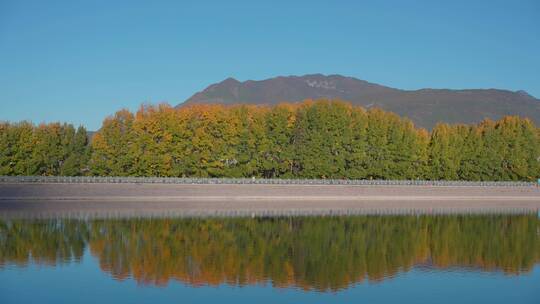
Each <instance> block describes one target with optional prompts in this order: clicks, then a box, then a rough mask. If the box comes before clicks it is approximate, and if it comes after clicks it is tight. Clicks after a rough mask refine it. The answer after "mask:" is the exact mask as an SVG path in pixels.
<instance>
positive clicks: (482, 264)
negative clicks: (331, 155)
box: [0, 214, 540, 303]
mask: <svg viewBox="0 0 540 304" xmlns="http://www.w3.org/2000/svg"><path fill="white" fill-rule="evenodd" d="M218 301H219V302H221V303H224V302H225V303H227V302H233V303H243V302H245V303H253V302H257V303H302V302H310V303H342V302H357V303H396V302H399V303H540V219H539V217H538V215H536V214H531V215H482V216H481V215H469V216H466V215H452V216H442V215H440V216H355V217H293V218H285V217H284V218H223V219H216V218H214V219H179V218H168V219H144V218H139V219H101V220H73V219H54V220H0V303H96V302H103V303H105V302H114V303H171V302H176V303H210V302H218Z"/></svg>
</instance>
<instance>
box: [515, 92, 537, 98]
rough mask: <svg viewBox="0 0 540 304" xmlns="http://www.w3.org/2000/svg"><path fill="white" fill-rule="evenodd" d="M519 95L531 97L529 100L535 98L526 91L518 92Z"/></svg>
mask: <svg viewBox="0 0 540 304" xmlns="http://www.w3.org/2000/svg"><path fill="white" fill-rule="evenodd" d="M516 93H517V94H519V95H521V96H525V97H529V98H534V96H532V95H531V94H529V93H528V92H527V91H524V90H518V91H516Z"/></svg>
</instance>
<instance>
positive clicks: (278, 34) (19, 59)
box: [0, 0, 540, 130]
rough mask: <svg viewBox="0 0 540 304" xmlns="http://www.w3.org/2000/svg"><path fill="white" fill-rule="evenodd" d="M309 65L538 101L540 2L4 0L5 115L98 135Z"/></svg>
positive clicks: (0, 79) (0, 105)
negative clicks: (215, 86) (228, 85)
mask: <svg viewBox="0 0 540 304" xmlns="http://www.w3.org/2000/svg"><path fill="white" fill-rule="evenodd" d="M406 2H409V3H406ZM309 73H324V74H343V75H347V76H354V77H357V78H360V79H364V80H368V81H371V82H375V83H379V84H384V85H388V86H392V87H397V88H402V89H419V88H424V87H431V88H455V89H459V88H502V89H509V90H520V89H523V90H526V91H528V92H529V93H530V94H532V95H534V96H536V97H537V98H538V97H540V1H538V0H531V1H510V0H508V1H371V2H367V1H315V0H312V1H276V0H274V1H202V0H199V1H170V2H168V1H140V2H138V1H75V0H72V1H53V0H48V1H25V0H13V1H9V0H0V120H9V121H17V120H23V119H27V120H32V121H33V122H36V123H39V122H50V121H66V122H71V123H74V124H77V125H78V124H83V125H85V126H86V127H88V128H89V129H90V130H96V129H98V128H99V126H100V125H101V122H102V120H103V118H104V117H106V116H107V115H110V114H112V113H114V112H115V111H117V110H119V109H121V108H129V109H131V110H135V109H137V108H138V106H139V105H140V104H141V103H146V102H151V103H157V102H162V101H166V102H169V103H170V104H173V105H175V104H178V103H180V102H182V101H184V100H185V99H187V98H188V97H189V96H191V95H192V94H193V93H195V92H197V91H200V90H202V89H204V88H205V87H206V86H208V85H209V84H211V83H214V82H218V81H221V80H223V79H225V78H226V77H229V76H232V77H235V78H236V79H238V80H247V79H255V80H260V79H264V78H268V77H274V76H278V75H303V74H309Z"/></svg>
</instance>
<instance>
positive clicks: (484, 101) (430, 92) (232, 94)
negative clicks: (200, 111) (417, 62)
mask: <svg viewBox="0 0 540 304" xmlns="http://www.w3.org/2000/svg"><path fill="white" fill-rule="evenodd" d="M318 98H333V99H334V98H335V99H341V100H345V101H350V102H351V103H353V104H355V105H361V106H363V107H366V108H370V107H380V108H382V109H384V110H387V111H392V112H394V113H397V114H399V115H401V116H405V117H408V118H410V119H411V120H412V121H414V122H415V124H416V125H418V126H420V127H424V128H428V129H431V128H432V127H433V126H434V125H435V124H436V123H437V122H440V121H442V122H448V123H477V122H479V121H481V120H483V119H484V118H491V119H494V120H497V119H499V118H501V117H503V116H505V115H519V116H521V117H528V118H530V119H531V120H532V121H534V122H535V123H536V124H537V125H540V100H538V99H536V98H534V97H533V96H531V95H529V94H528V93H527V92H525V91H516V92H512V91H508V90H498V89H472V90H449V89H421V90H414V91H408V90H400V89H395V88H390V87H386V86H382V85H378V84H374V83H370V82H367V81H364V80H360V79H356V78H353V77H345V76H341V75H328V76H327V75H321V74H313V75H304V76H287V77H275V78H270V79H266V80H260V81H254V80H248V81H244V82H240V81H238V80H236V79H234V78H227V79H225V80H224V81H222V82H220V83H216V84H212V85H210V86H209V87H207V88H206V89H204V90H203V91H201V92H198V93H196V94H195V95H193V96H191V97H190V98H189V99H188V100H186V101H185V102H184V103H182V104H180V105H178V106H179V107H180V106H184V105H190V104H196V103H221V104H276V103H279V102H283V101H288V102H297V101H302V100H305V99H318Z"/></svg>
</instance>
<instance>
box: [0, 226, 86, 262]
mask: <svg viewBox="0 0 540 304" xmlns="http://www.w3.org/2000/svg"><path fill="white" fill-rule="evenodd" d="M87 242H88V227H87V226H86V225H84V224H82V223H81V222H80V221H75V220H48V221H8V222H5V221H0V267H1V266H2V265H4V264H5V263H13V264H16V265H19V266H25V265H26V264H27V263H29V262H35V263H40V264H45V265H58V264H63V263H68V262H71V261H79V260H80V259H81V258H82V256H83V253H84V248H85V246H86V244H87Z"/></svg>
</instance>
